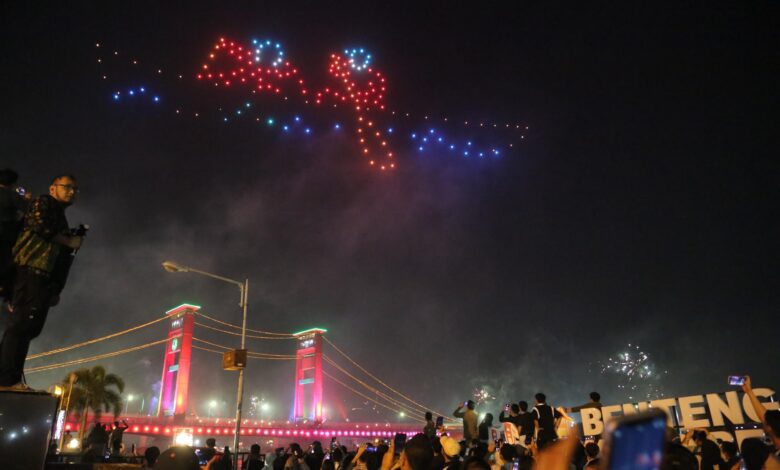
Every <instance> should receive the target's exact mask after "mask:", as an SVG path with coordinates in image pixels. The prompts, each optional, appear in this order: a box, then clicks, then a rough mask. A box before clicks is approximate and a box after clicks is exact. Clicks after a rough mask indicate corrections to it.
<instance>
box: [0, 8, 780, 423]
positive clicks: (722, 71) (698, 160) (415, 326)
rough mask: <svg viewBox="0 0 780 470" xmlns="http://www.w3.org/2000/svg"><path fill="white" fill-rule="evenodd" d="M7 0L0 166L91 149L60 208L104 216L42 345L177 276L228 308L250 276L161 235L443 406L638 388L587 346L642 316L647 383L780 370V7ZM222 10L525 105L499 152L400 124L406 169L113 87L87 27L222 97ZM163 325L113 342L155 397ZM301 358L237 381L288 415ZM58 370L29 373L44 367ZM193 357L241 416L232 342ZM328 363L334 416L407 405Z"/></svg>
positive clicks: (303, 61)
mask: <svg viewBox="0 0 780 470" xmlns="http://www.w3.org/2000/svg"><path fill="white" fill-rule="evenodd" d="M16 3H17V4H16V5H11V4H10V2H7V3H6V4H4V6H3V7H2V12H1V14H0V16H2V20H0V21H2V28H0V29H1V30H2V33H1V34H2V45H1V46H0V47H1V48H2V53H1V54H0V60H2V70H3V73H2V74H1V75H0V84H1V85H2V86H1V87H0V88H1V89H2V108H3V112H2V114H0V120H1V121H0V142H2V155H3V157H2V162H1V166H11V167H13V168H15V169H17V170H18V171H19V173H20V175H21V178H20V183H21V184H22V185H23V186H25V187H26V188H28V189H29V190H32V191H34V192H35V193H41V192H44V191H46V188H47V186H48V182H49V180H50V178H51V177H52V176H54V175H56V174H59V173H63V172H65V173H73V174H75V175H76V176H77V177H78V179H79V185H80V187H81V195H80V200H79V201H78V203H77V205H75V206H74V207H72V208H71V209H70V210H69V211H68V217H69V220H70V223H71V225H76V224H78V223H87V224H89V225H91V227H92V230H91V232H90V233H89V237H88V240H87V242H86V243H85V246H84V247H83V249H82V251H81V252H80V253H79V255H78V259H77V261H76V263H75V266H74V270H73V273H72V276H71V279H70V281H69V285H68V286H67V288H66V291H65V292H64V294H63V301H62V303H61V305H60V306H58V307H56V308H55V309H53V310H52V311H51V312H50V316H49V320H48V323H47V325H46V327H45V329H44V332H43V334H42V335H41V336H40V337H39V338H38V339H37V340H35V341H34V342H33V346H32V351H31V352H32V353H35V352H40V351H46V350H49V349H52V348H54V347H59V346H63V345H68V344H71V343H74V342H78V341H81V340H85V339H90V338H93V337H98V336H102V335H104V334H108V333H111V332H114V331H117V330H120V329H123V328H127V327H130V326H133V325H136V324H139V323H142V322H144V321H148V320H151V319H153V318H156V317H158V316H160V315H161V314H162V313H163V312H164V311H166V310H168V309H169V308H171V307H173V306H176V305H178V304H180V303H182V302H191V303H196V304H198V305H202V306H203V311H204V312H208V313H209V314H211V315H214V316H217V317H219V318H221V319H224V320H226V321H230V322H232V323H240V311H239V308H238V305H237V302H238V291H237V289H235V287H232V286H228V285H222V284H220V283H218V282H215V281H211V280H209V279H205V278H201V277H199V276H196V275H191V274H169V273H166V272H164V271H163V270H162V268H161V267H160V263H161V262H162V261H164V260H168V259H170V260H175V261H178V262H180V263H182V264H187V265H191V266H194V267H198V268H200V269H203V270H207V271H211V272H216V273H219V274H222V275H225V276H228V277H234V278H238V279H242V278H244V277H247V278H249V279H250V296H249V300H250V304H249V312H250V318H249V326H250V327H254V328H260V329H265V330H272V331H281V332H293V331H298V330H301V329H305V328H308V327H311V326H321V327H326V328H328V329H329V333H328V337H329V338H330V339H331V340H332V341H333V342H334V343H336V344H337V345H339V346H340V347H341V348H342V349H344V350H345V351H346V352H348V353H349V354H351V355H352V356H353V357H354V358H355V359H356V360H358V361H359V362H360V363H361V364H362V365H364V366H365V367H366V368H368V369H369V370H370V371H372V372H373V373H375V374H376V375H378V376H380V377H382V378H383V379H385V380H386V381H387V382H388V383H389V384H391V385H394V386H397V387H398V388H399V389H401V390H402V391H404V392H405V393H407V394H408V395H410V396H412V397H414V398H415V399H417V400H418V401H420V402H422V403H425V404H428V405H430V406H432V407H433V408H434V409H437V410H441V411H446V412H450V411H451V409H452V408H454V406H453V405H454V404H455V403H457V402H459V401H462V400H464V399H468V398H470V397H471V395H472V391H473V390H474V389H475V388H479V387H488V389H489V390H490V391H491V392H492V393H493V394H494V395H495V396H496V397H497V399H496V401H495V402H493V405H492V408H493V409H490V408H491V407H486V408H484V410H490V411H496V410H497V409H498V407H499V406H500V403H503V402H505V401H518V400H520V399H526V400H529V401H530V400H531V399H532V394H533V393H535V392H537V391H540V390H542V391H545V392H546V393H547V395H548V397H549V398H550V401H551V402H552V403H555V404H561V405H574V404H577V403H580V402H584V401H586V398H587V393H588V392H590V391H591V390H594V389H595V390H598V391H600V392H601V393H602V395H603V397H604V401H605V402H607V403H620V402H623V401H626V400H627V396H628V395H627V393H626V392H625V391H622V390H619V389H618V388H617V384H618V383H619V380H618V379H617V378H615V377H610V376H604V375H602V374H601V373H600V367H599V364H600V363H603V362H604V361H606V360H607V359H608V358H609V357H610V356H613V355H614V354H616V353H618V352H620V351H622V350H623V349H625V348H626V347H627V344H628V343H632V344H639V345H640V346H641V348H642V349H643V351H645V352H646V353H648V355H649V356H650V359H651V361H652V362H653V363H654V365H655V368H656V370H657V371H658V372H661V373H663V372H666V373H665V374H663V375H662V377H661V378H660V379H658V380H657V381H652V384H651V385H652V386H654V387H660V389H661V390H662V393H663V395H666V396H679V395H683V394H694V393H695V394H698V393H706V392H713V391H725V390H727V389H728V385H727V384H726V377H727V376H728V375H734V374H745V373H748V374H750V375H752V376H753V378H754V379H753V380H754V384H756V385H762V386H769V387H772V388H776V387H777V386H778V385H780V383H779V382H780V373H779V372H778V368H777V365H776V361H777V358H778V355H777V352H776V349H777V348H776V346H777V344H778V343H777V329H776V328H775V326H776V325H775V324H774V322H776V320H777V316H778V308H779V307H780V294H779V293H780V289H779V287H780V285H778V274H777V272H778V242H777V241H778V239H779V238H778V237H779V236H780V233H779V232H780V222H778V220H780V219H779V218H778V211H777V202H778V200H780V198H778V194H777V193H778V191H777V189H778V176H780V175H779V173H778V166H777V161H776V157H777V151H776V148H777V147H776V146H775V145H772V144H770V142H771V140H770V136H771V135H772V134H775V137H776V131H777V124H778V122H777V109H779V105H780V103H778V88H777V74H776V73H770V69H771V68H773V67H774V69H775V71H776V70H777V68H776V66H777V59H778V55H777V51H778V44H779V41H778V39H779V38H778V31H780V29H778V21H777V19H778V14H777V13H778V12H777V9H776V6H775V8H774V9H770V8H766V9H764V8H763V7H759V6H756V5H753V4H750V3H748V2H730V3H729V4H728V6H725V7H723V6H714V5H712V4H709V3H708V4H707V6H706V7H705V6H701V7H697V6H694V5H687V6H679V5H676V4H675V5H674V6H667V7H664V6H660V5H656V4H653V5H652V7H651V8H640V7H637V6H625V7H614V6H610V7H602V6H597V5H587V7H586V6H580V7H578V8H574V9H572V7H571V6H565V7H564V6H560V7H554V6H552V5H549V6H547V7H541V6H539V4H538V3H532V4H527V5H526V4H519V3H518V5H516V6H513V7H511V9H510V8H509V7H507V8H501V7H498V6H492V7H487V6H483V5H481V6H480V7H479V8H478V9H472V8H461V9H458V8H456V7H455V6H454V5H455V4H454V3H453V2H446V3H445V2H439V3H429V4H427V6H421V5H419V4H418V3H422V2H417V3H400V2H382V5H381V6H380V5H371V4H369V3H364V4H355V5H353V6H351V7H347V6H346V3H342V2H338V3H339V5H341V6H339V7H336V6H333V5H331V4H333V3H334V2H327V3H328V6H327V7H325V6H322V7H317V6H314V2H299V3H293V2H278V3H270V2H263V3H261V2H235V3H233V4H231V5H230V6H221V5H220V3H221V2H201V3H203V5H202V6H195V5H196V4H197V2H180V3H179V4H178V6H176V7H174V6H167V7H165V8H161V7H159V6H158V5H157V3H159V2H101V3H89V2H79V3H76V2H71V3H68V4H67V5H64V4H63V5H57V6H51V7H49V8H42V7H40V5H33V4H19V3H20V2H16ZM168 3H169V4H171V3H173V2H168ZM319 3H321V4H322V5H325V4H326V2H319ZM516 3H517V2H516ZM544 3H545V4H547V2H544ZM36 8H40V9H36ZM221 35H227V36H230V37H231V38H235V39H240V40H244V41H246V40H248V39H249V38H251V37H255V36H257V37H265V36H268V37H273V38H278V39H279V40H280V41H282V42H283V43H284V44H285V48H286V50H287V51H288V53H289V55H290V56H294V57H295V61H296V63H297V64H298V65H299V66H300V67H301V68H309V69H317V68H318V67H320V66H321V64H322V63H323V62H324V61H325V60H326V58H327V56H328V55H329V54H330V53H331V52H332V51H337V50H341V49H343V48H344V47H345V46H351V45H355V44H357V45H362V46H365V47H366V48H368V49H370V50H371V51H372V52H373V54H374V57H375V60H376V62H377V63H378V64H381V68H382V70H383V71H384V72H385V74H386V75H387V76H388V82H389V92H388V98H387V101H388V103H392V107H393V108H396V109H406V110H411V111H413V112H418V113H420V114H423V113H426V114H431V115H438V116H444V115H446V116H452V117H453V119H455V118H458V119H474V120H479V119H485V120H487V121H490V120H495V121H499V122H504V121H511V122H515V121H517V122H522V123H524V124H526V125H528V126H529V127H530V129H529V131H528V134H527V136H526V140H524V141H523V142H522V143H519V144H518V145H516V147H515V148H514V150H513V151H512V152H506V153H504V154H502V156H501V157H500V158H487V159H481V160H480V159H475V158H462V157H458V156H453V155H451V154H447V153H445V152H439V153H436V152H429V153H427V154H425V155H420V154H418V153H415V152H413V151H412V149H411V146H410V145H406V146H404V145H399V150H398V156H397V161H398V162H399V168H398V170H397V171H395V172H393V173H391V174H380V173H379V172H377V171H374V170H371V169H369V168H368V167H367V166H366V165H365V162H364V161H363V160H362V159H361V157H360V156H359V155H358V152H357V149H356V146H355V143H354V140H353V139H351V138H349V137H345V136H339V135H337V134H322V133H320V134H318V135H314V136H312V137H310V138H302V137H295V138H283V137H281V136H280V135H279V133H276V132H270V131H267V130H264V129H262V128H258V127H255V126H252V125H250V124H242V123H236V124H231V125H224V123H221V122H219V120H218V119H214V118H213V116H212V117H210V118H203V119H200V120H195V119H190V118H182V117H178V118H177V117H175V116H173V115H172V114H171V112H170V111H171V108H170V106H168V107H166V106H160V107H153V106H143V105H131V106H127V105H122V104H117V103H114V102H112V100H111V99H110V90H111V87H110V86H109V85H110V84H109V83H106V82H105V81H101V80H100V71H99V68H98V66H97V63H96V57H97V52H96V48H95V43H96V42H100V43H101V44H102V45H104V47H105V48H106V49H111V50H118V51H121V53H122V54H123V57H125V56H126V57H131V56H132V57H137V58H138V59H139V60H141V61H147V62H154V63H160V64H163V65H164V66H165V70H166V73H167V72H168V71H170V72H171V73H173V72H175V73H182V74H184V75H185V77H186V81H187V83H188V86H189V88H186V87H184V86H183V87H182V88H180V89H174V90H171V89H167V90H164V91H169V92H170V93H169V95H165V96H166V99H167V96H174V95H175V94H176V93H179V96H183V98H182V99H185V100H191V101H189V102H188V103H186V104H193V103H200V102H205V101H208V100H209V99H210V100H214V99H216V98H218V96H219V95H217V94H216V93H214V94H212V95H210V98H208V99H207V98H204V97H203V96H201V95H196V94H189V95H187V94H186V93H184V91H183V90H186V89H190V90H191V89H195V88H194V87H193V80H194V78H193V76H194V74H195V73H196V72H197V70H198V67H199V66H200V65H201V63H202V62H203V59H204V56H205V54H206V51H207V50H208V49H209V48H210V47H212V45H213V44H214V42H215V41H216V40H217V39H218V38H219V37H220V36H221ZM121 81H122V76H121V74H120V75H119V76H117V77H116V81H114V77H112V80H109V82H111V83H116V84H122V83H121ZM150 83H151V82H150ZM122 85H124V84H122ZM209 93H211V91H210V90H209ZM215 97H216V98H215ZM204 100H205V101H204ZM204 107H207V106H204ZM164 334H165V328H164V327H163V326H157V327H152V328H149V329H146V330H143V331H141V332H139V333H137V334H134V335H132V336H126V337H122V338H119V339H117V340H114V341H112V342H110V343H101V344H100V345H99V346H95V347H93V348H91V349H86V348H85V349H83V350H77V351H72V352H71V353H67V354H62V355H58V356H53V357H52V358H49V360H50V361H52V362H59V361H62V360H67V359H73V358H78V357H82V356H86V355H91V354H98V353H101V352H108V351H111V350H114V349H120V348H123V347H128V346H134V345H137V344H142V343H145V342H148V341H152V340H156V339H160V338H162V337H163V336H164ZM196 336H199V337H201V338H204V339H209V340H212V341H215V342H220V343H222V344H233V345H236V346H237V344H238V340H237V338H233V337H228V338H226V337H224V336H222V335H220V334H219V333H214V332H202V333H199V332H198V331H196ZM231 342H232V343H231ZM268 343H271V344H268ZM293 347H294V346H293V343H292V342H287V341H273V342H269V341H258V340H250V342H249V348H250V349H251V350H255V351H268V352H277V353H291V352H292V351H293ZM162 350H163V347H162V346H157V347H154V348H151V349H147V350H144V351H141V352H136V353H132V354H128V355H125V356H122V357H120V358H116V359H111V360H107V361H105V362H104V364H105V365H106V366H107V367H108V368H109V369H110V371H112V372H116V373H118V374H119V375H121V376H122V377H124V378H125V380H126V382H127V390H128V391H129V392H131V393H135V394H142V393H147V394H150V393H151V392H150V390H151V389H150V387H151V384H152V383H154V382H155V381H157V380H159V377H160V370H161V367H162ZM326 352H327V353H328V354H329V355H330V356H332V357H334V358H337V355H336V354H335V353H333V352H332V351H331V352H328V351H326ZM45 361H46V359H39V360H36V361H30V363H28V365H29V366H37V365H42V364H44V363H45ZM340 362H341V363H345V362H346V361H343V360H341V361H340ZM89 365H91V364H89ZM293 365H294V363H292V362H286V361H278V362H277V361H274V362H270V361H254V362H251V363H250V368H249V369H248V370H247V380H248V384H247V395H246V396H247V398H246V400H247V401H248V397H249V396H251V395H258V396H260V395H262V396H265V397H266V399H267V400H269V401H270V402H271V403H272V404H273V406H274V411H273V413H272V415H275V416H277V417H279V418H281V417H286V416H287V415H288V411H289V409H290V407H291V401H292V382H293ZM68 370H70V369H67V368H66V369H58V370H57V371H54V372H48V373H41V374H35V375H30V376H29V381H30V383H31V385H32V386H34V387H46V386H48V385H50V384H51V383H52V382H54V381H56V380H58V379H60V378H61V377H63V376H65V375H66V373H67V371H68ZM192 382H193V387H194V391H193V399H194V401H193V402H192V403H193V407H194V409H195V411H197V412H199V413H205V410H206V405H205V403H206V401H207V400H210V399H220V400H225V403H224V405H222V410H224V414H225V415H228V414H230V412H229V410H230V407H231V406H232V402H233V399H234V390H235V374H234V373H228V372H222V371H221V370H220V358H219V357H218V356H216V355H212V354H208V353H205V352H197V353H196V356H195V371H194V376H193V379H192ZM645 386H650V385H646V384H642V387H645ZM325 387H326V397H327V399H328V400H329V405H328V406H330V415H331V417H333V418H335V419H341V418H343V417H345V416H349V417H351V418H353V419H377V420H384V419H396V418H394V417H393V416H392V414H391V413H388V412H385V411H383V412H381V413H379V414H375V413H374V412H373V411H372V410H367V409H365V408H367V407H366V406H365V405H364V403H363V400H361V399H359V398H356V397H355V396H354V395H352V394H351V393H350V392H347V391H344V390H343V389H341V388H340V386H339V385H336V384H333V383H332V382H327V381H326V385H325ZM358 388H359V387H358ZM352 408H364V409H362V410H354V411H351V409H352ZM343 413H348V415H344V414H343Z"/></svg>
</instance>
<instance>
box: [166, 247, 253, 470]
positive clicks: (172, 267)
mask: <svg viewBox="0 0 780 470" xmlns="http://www.w3.org/2000/svg"><path fill="white" fill-rule="evenodd" d="M162 266H163V268H164V269H165V270H166V271H168V272H169V273H195V274H201V275H203V276H206V277H210V278H212V279H217V280H220V281H223V282H227V283H229V284H234V285H237V286H238V289H239V291H240V293H241V301H240V303H239V305H240V306H241V308H242V310H243V316H244V319H243V322H242V324H241V349H246V308H247V300H248V293H249V279H245V280H244V282H241V281H236V280H235V279H230V278H228V277H224V276H219V275H216V274H212V273H208V272H206V271H201V270H199V269H195V268H191V267H189V266H182V265H180V264H177V263H174V262H173V261H165V262H164V263H163V264H162ZM243 401H244V367H242V368H241V369H239V371H238V391H237V392H236V429H235V433H236V434H235V436H234V438H233V452H234V453H235V454H236V459H235V462H234V465H235V466H236V468H237V466H238V439H239V437H240V435H241V405H242V404H243Z"/></svg>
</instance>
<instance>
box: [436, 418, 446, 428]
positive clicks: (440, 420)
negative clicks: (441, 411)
mask: <svg viewBox="0 0 780 470" xmlns="http://www.w3.org/2000/svg"><path fill="white" fill-rule="evenodd" d="M442 426H444V416H439V417H438V418H436V427H437V428H440V427H442Z"/></svg>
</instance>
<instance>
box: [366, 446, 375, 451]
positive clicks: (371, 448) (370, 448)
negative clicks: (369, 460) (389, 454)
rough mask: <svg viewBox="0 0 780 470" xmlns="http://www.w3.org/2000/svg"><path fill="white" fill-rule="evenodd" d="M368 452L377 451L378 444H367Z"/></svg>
mask: <svg viewBox="0 0 780 470" xmlns="http://www.w3.org/2000/svg"><path fill="white" fill-rule="evenodd" d="M366 452H376V446H366Z"/></svg>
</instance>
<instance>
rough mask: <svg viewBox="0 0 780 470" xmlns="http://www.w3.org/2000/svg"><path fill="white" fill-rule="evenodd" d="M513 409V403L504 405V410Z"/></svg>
mask: <svg viewBox="0 0 780 470" xmlns="http://www.w3.org/2000/svg"><path fill="white" fill-rule="evenodd" d="M511 409H512V405H511V404H509V403H507V404H506V405H504V411H509V410H511Z"/></svg>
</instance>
